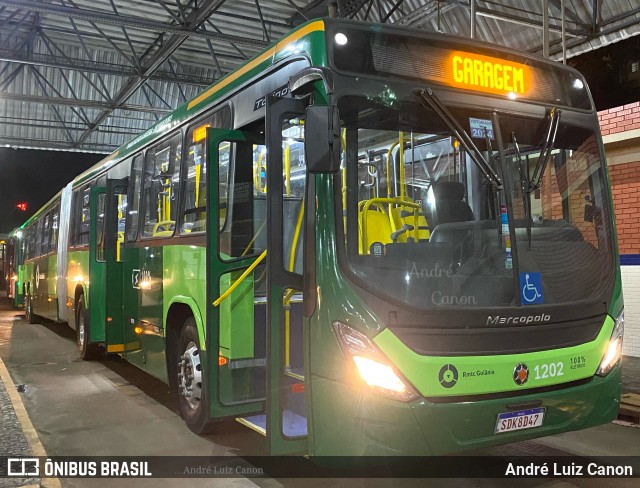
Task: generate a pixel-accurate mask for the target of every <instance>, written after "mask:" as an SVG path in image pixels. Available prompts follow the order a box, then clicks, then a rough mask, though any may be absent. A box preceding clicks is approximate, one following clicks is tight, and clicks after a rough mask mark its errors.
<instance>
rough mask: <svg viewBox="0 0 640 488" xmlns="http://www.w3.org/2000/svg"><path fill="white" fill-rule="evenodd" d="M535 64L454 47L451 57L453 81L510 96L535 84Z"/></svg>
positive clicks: (455, 84)
mask: <svg viewBox="0 0 640 488" xmlns="http://www.w3.org/2000/svg"><path fill="white" fill-rule="evenodd" d="M531 77H532V71H531V68H530V67H529V66H527V65H525V64H521V63H515V62H513V61H507V60H505V59H500V58H494V57H491V56H484V55H482V54H474V53H465V52H462V51H454V52H453V53H452V54H451V56H449V58H448V61H447V78H448V79H449V82H450V84H451V85H453V86H456V87H458V88H466V89H470V90H477V91H482V92H486V93H493V94H497V95H505V96H507V97H509V98H510V99H512V100H513V99H515V98H517V97H521V96H525V95H526V94H527V93H528V92H529V90H530V88H531Z"/></svg>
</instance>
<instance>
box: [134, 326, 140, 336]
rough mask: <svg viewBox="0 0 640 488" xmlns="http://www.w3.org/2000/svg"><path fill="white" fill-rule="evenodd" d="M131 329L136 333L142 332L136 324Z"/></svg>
mask: <svg viewBox="0 0 640 488" xmlns="http://www.w3.org/2000/svg"><path fill="white" fill-rule="evenodd" d="M133 331H134V332H135V333H136V334H142V327H140V326H139V325H136V326H135V327H134V328H133Z"/></svg>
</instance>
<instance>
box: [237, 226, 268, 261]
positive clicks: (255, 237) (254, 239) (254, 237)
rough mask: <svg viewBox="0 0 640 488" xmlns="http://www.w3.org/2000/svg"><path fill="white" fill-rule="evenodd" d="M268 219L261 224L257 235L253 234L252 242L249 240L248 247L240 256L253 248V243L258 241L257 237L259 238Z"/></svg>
mask: <svg viewBox="0 0 640 488" xmlns="http://www.w3.org/2000/svg"><path fill="white" fill-rule="evenodd" d="M266 223H267V221H266V220H265V221H264V222H262V225H261V226H260V228H259V229H258V232H256V235H255V236H253V239H251V242H249V244H247V247H246V248H245V250H244V251H243V252H242V254H241V255H240V257H244V256H245V255H246V254H247V253H248V252H249V249H251V245H252V244H253V243H254V242H256V239H257V238H258V236H259V235H260V232H262V229H264V226H265V225H266Z"/></svg>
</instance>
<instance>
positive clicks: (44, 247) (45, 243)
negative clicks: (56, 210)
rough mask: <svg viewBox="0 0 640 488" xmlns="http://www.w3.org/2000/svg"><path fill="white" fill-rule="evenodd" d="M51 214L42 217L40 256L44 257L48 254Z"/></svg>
mask: <svg viewBox="0 0 640 488" xmlns="http://www.w3.org/2000/svg"><path fill="white" fill-rule="evenodd" d="M50 220H51V214H49V213H48V214H47V215H45V217H44V223H43V231H42V239H41V240H40V245H41V247H40V254H42V255H45V254H47V253H48V252H49V232H50V230H51V223H50Z"/></svg>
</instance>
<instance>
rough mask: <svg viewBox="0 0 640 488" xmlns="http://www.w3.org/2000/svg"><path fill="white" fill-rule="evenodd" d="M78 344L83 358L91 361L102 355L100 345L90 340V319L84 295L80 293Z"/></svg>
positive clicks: (77, 315) (77, 310) (77, 326)
mask: <svg viewBox="0 0 640 488" xmlns="http://www.w3.org/2000/svg"><path fill="white" fill-rule="evenodd" d="M76 344H77V346H78V352H79V353H80V358H81V359H84V360H85V361H90V360H92V359H97V358H98V357H99V356H100V346H98V345H97V344H91V343H90V342H89V321H88V320H87V319H86V317H85V312H84V295H80V297H79V298H78V303H77V305H76Z"/></svg>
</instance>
